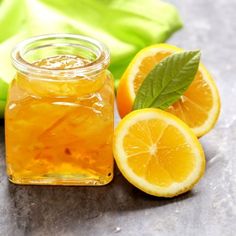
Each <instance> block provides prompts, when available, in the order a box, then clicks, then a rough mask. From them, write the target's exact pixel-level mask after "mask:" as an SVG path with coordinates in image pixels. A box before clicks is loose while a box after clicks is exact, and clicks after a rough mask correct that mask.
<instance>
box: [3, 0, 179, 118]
mask: <svg viewBox="0 0 236 236" xmlns="http://www.w3.org/2000/svg"><path fill="white" fill-rule="evenodd" d="M181 26H182V22H181V19H180V17H179V15H178V12H177V11H176V9H175V8H174V7H173V6H172V5H170V4H168V3H165V2H162V1H160V0H66V1H58V0H17V1H16V0H0V117H2V116H3V107H4V104H5V100H6V95H7V87H8V86H7V84H9V82H10V81H11V79H12V77H13V75H14V69H13V68H12V66H11V62H10V52H11V49H12V47H13V46H14V45H15V44H16V43H17V42H19V41H21V40H23V39H25V38H27V37H30V36H34V35H39V34H45V33H60V32H61V33H76V34H83V35H87V36H92V37H94V38H96V39H98V40H100V41H102V42H104V43H105V44H106V45H107V46H108V47H109V49H110V51H111V66H110V70H111V72H112V73H113V75H114V78H115V82H116V85H117V84H118V83H117V82H118V81H119V78H120V76H121V74H122V73H123V71H124V70H125V68H126V66H127V65H128V63H129V61H130V60H131V59H132V57H133V56H134V55H135V54H136V53H137V52H138V51H139V50H140V49H142V48H143V47H145V46H148V45H150V44H154V43H160V42H164V41H165V40H166V39H167V38H168V37H169V36H170V35H171V34H172V33H173V32H175V31H176V30H178V29H179V28H181ZM4 81H5V82H6V83H7V84H6V83H5V82H4Z"/></svg>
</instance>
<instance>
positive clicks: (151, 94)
mask: <svg viewBox="0 0 236 236" xmlns="http://www.w3.org/2000/svg"><path fill="white" fill-rule="evenodd" d="M199 62H200V51H198V50H197V51H183V52H178V53H175V54H172V55H170V56H168V57H167V58H165V59H163V60H162V61H161V62H160V63H159V64H157V65H156V66H155V68H154V69H153V70H152V71H151V72H150V73H149V74H148V75H147V77H146V78H145V80H144V81H143V83H142V85H141V86H140V88H139V90H138V92H137V95H136V98H135V101H134V106H133V109H134V110H136V109H142V108H147V107H156V108H160V109H163V110H164V109H166V108H168V107H169V106H170V105H172V104H173V103H174V102H176V101H177V100H178V99H179V98H180V97H181V95H183V93H184V92H185V91H186V90H187V88H188V87H189V85H190V84H191V83H192V81H193V79H194V77H195V74H196V72H197V70H198V66H199Z"/></svg>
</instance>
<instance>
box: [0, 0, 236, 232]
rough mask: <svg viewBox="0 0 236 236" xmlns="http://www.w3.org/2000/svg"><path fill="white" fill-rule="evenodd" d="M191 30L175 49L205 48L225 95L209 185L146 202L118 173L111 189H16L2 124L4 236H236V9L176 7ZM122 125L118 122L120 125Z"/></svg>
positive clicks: (0, 213) (209, 149) (227, 4)
mask: <svg viewBox="0 0 236 236" xmlns="http://www.w3.org/2000/svg"><path fill="white" fill-rule="evenodd" d="M170 2H172V3H174V4H175V5H176V6H177V8H178V9H179V11H180V14H181V15H182V18H183V21H184V23H185V27H184V28H183V29H182V30H181V31H179V32H178V33H176V34H175V35H174V37H172V38H171V40H170V41H169V42H171V43H173V44H176V45H178V46H181V47H184V48H187V49H196V48H200V49H201V50H202V58H203V61H204V63H205V65H206V66H207V67H208V68H209V70H210V71H211V73H212V75H213V77H214V78H215V80H216V82H217V85H218V87H219V90H220V94H221V98H222V112H221V116H220V119H219V122H218V124H217V126H216V127H215V129H214V130H212V131H211V132H210V133H209V134H208V135H206V136H204V138H202V139H201V143H202V144H203V147H204V149H205V153H206V158H207V170H206V173H205V176H204V178H203V179H202V180H201V181H200V183H199V184H198V185H197V186H196V187H195V188H194V189H193V191H191V192H189V193H187V194H184V195H181V196H179V197H176V198H174V199H169V200H168V199H162V198H155V197H151V196H148V195H146V194H144V193H142V192H140V191H139V190H137V189H135V188H134V187H132V186H131V185H130V184H129V183H128V182H127V181H126V180H125V179H124V178H123V177H122V176H121V175H120V174H119V172H118V171H117V172H116V173H117V174H116V176H115V178H114V181H113V182H112V183H111V184H109V185H108V186H105V187H43V186H16V185H13V184H10V183H9V182H8V180H7V177H6V173H5V161H4V132H3V130H4V128H3V121H1V122H0V236H8V235H9V236H22V235H30V236H31V235H32V236H39V235H42V236H48V235H50V236H54V235H55V236H64V235H65V236H74V235H76V236H77V235H78V236H96V235H98V236H107V235H108V236H109V235H119V236H156V235H161V236H175V235H186V236H199V235H203V236H220V235H223V236H231V235H235V232H236V105H235V100H236V80H235V79H236V78H235V71H236V57H235V54H236V40H235V38H236V14H235V10H236V1H235V0H228V1H225V0H215V1H212V0H197V1H196V0H183V1H177V0H171V1H170ZM117 121H118V119H117Z"/></svg>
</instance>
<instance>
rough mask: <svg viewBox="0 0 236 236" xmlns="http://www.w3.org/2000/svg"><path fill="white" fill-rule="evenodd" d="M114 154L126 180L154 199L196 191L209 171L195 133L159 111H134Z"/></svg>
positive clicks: (122, 123)
mask: <svg viewBox="0 0 236 236" xmlns="http://www.w3.org/2000/svg"><path fill="white" fill-rule="evenodd" d="M113 153H114V157H115V160H116V163H117V165H118V167H119V169H120V171H121V172H122V174H123V175H124V176H125V177H126V179H127V180H128V181H129V182H130V183H131V184H133V185H134V186H136V187H137V188H139V189H140V190H142V191H144V192H146V193H148V194H151V195H154V196H160V197H173V196H177V195H179V194H181V193H184V192H186V191H188V190H190V189H192V187H193V186H194V185H195V184H196V183H197V182H198V180H199V179H200V178H201V176H202V175H203V173H204V170H205V157H204V152H203V150H202V147H201V144H200V142H199V141H198V139H197V137H196V136H195V135H194V133H193V131H192V130H191V129H190V128H189V127H188V126H187V125H186V124H185V123H184V122H183V121H181V120H180V119H179V118H177V117H176V116H174V115H172V114H170V113H168V112H166V111H162V110H160V109H156V108H145V109H141V110H136V111H133V112H131V113H130V114H128V115H127V116H125V117H124V118H123V119H122V120H121V121H120V123H119V124H118V126H117V128H116V130H115V135H114V142H113Z"/></svg>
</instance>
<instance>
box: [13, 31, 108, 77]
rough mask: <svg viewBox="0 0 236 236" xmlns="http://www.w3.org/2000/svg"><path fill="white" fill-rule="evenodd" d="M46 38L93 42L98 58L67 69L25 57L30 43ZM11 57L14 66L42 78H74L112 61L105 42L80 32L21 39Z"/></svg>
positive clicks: (100, 68) (97, 70) (94, 70)
mask: <svg viewBox="0 0 236 236" xmlns="http://www.w3.org/2000/svg"><path fill="white" fill-rule="evenodd" d="M46 40H49V41H50V40H51V41H52V42H53V40H76V41H78V45H79V42H85V43H88V44H91V45H92V46H95V47H96V48H97V51H98V55H96V59H95V60H94V61H92V62H91V63H88V64H85V65H83V66H82V67H73V68H65V69H64V68H63V69H52V68H45V67H39V66H37V65H34V64H32V63H30V62H28V61H27V60H26V59H24V53H25V52H26V49H27V47H28V46H29V45H32V44H33V43H36V42H38V43H40V42H44V41H46ZM52 45H53V43H52ZM88 49H89V48H88ZM11 58H12V64H13V66H14V67H15V68H16V69H17V70H19V71H20V72H22V73H26V74H34V75H37V76H40V77H42V78H43V77H47V76H50V77H54V76H61V75H62V74H63V77H71V78H73V77H76V76H85V75H89V74H95V73H98V72H99V71H101V70H104V69H106V68H107V67H108V65H109V63H110V52H109V50H108V48H107V47H106V45H105V44H103V43H102V42H100V41H98V40H96V39H94V38H91V37H87V36H84V35H79V34H67V33H57V34H44V35H38V36H34V37H31V38H28V39H25V40H23V41H21V42H20V43H18V44H17V45H16V46H15V47H14V48H13V50H12V53H11Z"/></svg>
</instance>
